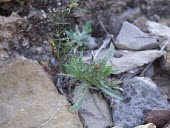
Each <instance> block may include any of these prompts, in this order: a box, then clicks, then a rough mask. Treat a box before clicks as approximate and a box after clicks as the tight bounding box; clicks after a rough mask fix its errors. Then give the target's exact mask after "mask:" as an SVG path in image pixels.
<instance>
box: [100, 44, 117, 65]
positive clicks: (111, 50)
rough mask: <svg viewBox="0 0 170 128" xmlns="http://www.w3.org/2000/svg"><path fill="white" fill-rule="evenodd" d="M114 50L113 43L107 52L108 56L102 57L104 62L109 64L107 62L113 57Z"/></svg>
mask: <svg viewBox="0 0 170 128" xmlns="http://www.w3.org/2000/svg"><path fill="white" fill-rule="evenodd" d="M113 52H114V46H113V44H111V45H110V48H109V51H108V53H107V54H106V56H105V57H104V58H103V59H102V62H103V63H105V64H107V62H108V61H109V59H110V58H111V57H113Z"/></svg>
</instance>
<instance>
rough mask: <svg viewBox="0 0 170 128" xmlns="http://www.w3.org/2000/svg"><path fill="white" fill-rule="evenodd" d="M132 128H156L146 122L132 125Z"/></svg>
mask: <svg viewBox="0 0 170 128" xmlns="http://www.w3.org/2000/svg"><path fill="white" fill-rule="evenodd" d="M134 128H156V126H155V125H154V124H152V123H148V124H145V125H139V126H137V127H134Z"/></svg>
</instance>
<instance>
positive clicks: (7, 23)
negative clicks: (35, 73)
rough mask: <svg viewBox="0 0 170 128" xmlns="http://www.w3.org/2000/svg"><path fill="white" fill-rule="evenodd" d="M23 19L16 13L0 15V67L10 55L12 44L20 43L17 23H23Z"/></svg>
mask: <svg viewBox="0 0 170 128" xmlns="http://www.w3.org/2000/svg"><path fill="white" fill-rule="evenodd" d="M21 22H22V19H21V18H20V17H19V16H18V15H17V14H15V13H12V15H11V16H10V17H4V16H0V67H1V66H2V65H3V63H4V62H5V61H6V60H7V59H8V58H9V57H10V46H11V45H13V42H15V43H16V44H18V43H19V40H18V38H19V37H18V33H17V32H16V30H17V29H18V27H17V24H19V23H21Z"/></svg>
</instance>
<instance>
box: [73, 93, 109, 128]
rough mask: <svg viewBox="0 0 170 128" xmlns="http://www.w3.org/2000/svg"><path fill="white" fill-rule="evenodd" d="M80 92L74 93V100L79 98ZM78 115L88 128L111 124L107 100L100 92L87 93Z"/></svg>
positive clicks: (102, 127)
mask: <svg viewBox="0 0 170 128" xmlns="http://www.w3.org/2000/svg"><path fill="white" fill-rule="evenodd" d="M81 95H82V93H76V94H75V95H74V99H75V102H76V101H77V100H78V98H80V96H81ZM79 114H80V116H81V117H82V120H83V122H84V125H85V126H87V127H88V128H106V127H108V126H111V124H112V117H111V111H110V109H109V105H108V103H107V101H106V100H105V99H104V98H103V96H102V95H101V94H98V93H90V92H89V93H88V94H87V95H86V100H85V101H84V103H83V105H82V107H81V109H80V111H79Z"/></svg>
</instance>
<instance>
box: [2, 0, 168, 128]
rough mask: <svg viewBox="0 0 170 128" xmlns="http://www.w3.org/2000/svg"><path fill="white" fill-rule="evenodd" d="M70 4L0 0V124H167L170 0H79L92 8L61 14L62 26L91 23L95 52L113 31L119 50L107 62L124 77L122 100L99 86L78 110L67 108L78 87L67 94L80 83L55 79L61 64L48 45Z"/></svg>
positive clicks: (122, 127) (64, 127)
mask: <svg viewBox="0 0 170 128" xmlns="http://www.w3.org/2000/svg"><path fill="white" fill-rule="evenodd" d="M70 3H71V0H67V1H62V0H48V1H47V0H41V1H38V0H30V1H25V0H0V127H2V128H32V127H36V128H83V127H84V128H110V127H111V128H134V127H135V128H156V127H158V128H168V127H170V126H169V123H168V122H169V121H170V87H169V84H170V80H169V74H170V41H169V39H170V15H169V13H170V8H169V6H170V1H169V0H114V1H113V0H93V1H92V0H82V1H79V2H78V4H79V5H78V7H79V8H81V9H84V10H88V12H86V11H82V10H80V9H76V8H75V9H74V10H72V11H71V13H70V14H69V15H68V16H67V17H66V18H65V19H64V22H66V23H68V24H62V25H61V26H60V27H63V28H64V27H67V28H69V27H74V26H75V25H76V24H78V25H79V26H80V27H82V26H83V25H84V24H85V23H86V22H87V21H89V20H90V21H91V23H92V28H93V31H92V39H93V40H94V39H95V40H96V45H97V46H96V48H95V49H94V50H96V49H98V47H100V45H101V44H102V43H103V41H105V40H106V39H107V38H106V37H107V36H108V35H110V34H111V35H112V43H113V44H114V46H115V48H116V50H115V53H114V56H113V57H112V58H111V59H110V61H111V62H112V65H113V66H114V68H116V69H118V70H119V72H118V74H117V75H113V76H112V77H113V79H115V78H117V79H121V80H123V83H122V84H121V85H120V86H119V91H120V92H121V93H122V95H123V96H124V97H125V100H123V101H118V100H116V99H114V98H111V97H108V96H107V95H106V94H105V93H103V92H101V91H99V90H95V89H94V90H92V92H89V93H88V94H87V97H86V100H85V103H84V104H83V106H82V107H81V109H80V110H79V112H78V113H71V112H69V108H70V106H71V105H70V103H72V102H73V101H74V100H75V99H77V98H78V97H80V96H81V93H78V94H76V95H74V96H73V97H71V98H70V92H69V91H70V90H69V88H68V86H69V85H74V84H75V83H70V82H69V81H68V79H65V80H63V81H57V80H58V79H57V73H59V72H60V69H59V67H58V61H57V60H56V59H55V56H54V54H53V49H52V48H51V45H50V40H51V39H55V38H54V36H53V35H52V33H55V32H56V27H57V25H56V24H55V23H56V22H57V20H58V19H59V18H60V17H61V14H62V12H63V11H64V10H66V9H67V8H68V7H69V6H70ZM52 21H54V22H52ZM105 29H106V30H105ZM62 36H63V35H62ZM88 48H89V49H93V48H92V47H91V46H89V47H88ZM107 51H108V50H107V48H106V49H104V50H102V51H101V52H100V53H99V54H98V56H97V59H101V58H102V57H103V56H104V55H105V54H106V53H107ZM89 58H90V56H89V55H86V56H84V58H83V59H84V61H87V60H88V59H89ZM76 84H77V83H76ZM59 92H60V93H62V94H60V93H59ZM70 99H71V100H70ZM69 101H70V103H69ZM148 112H149V113H148Z"/></svg>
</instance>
